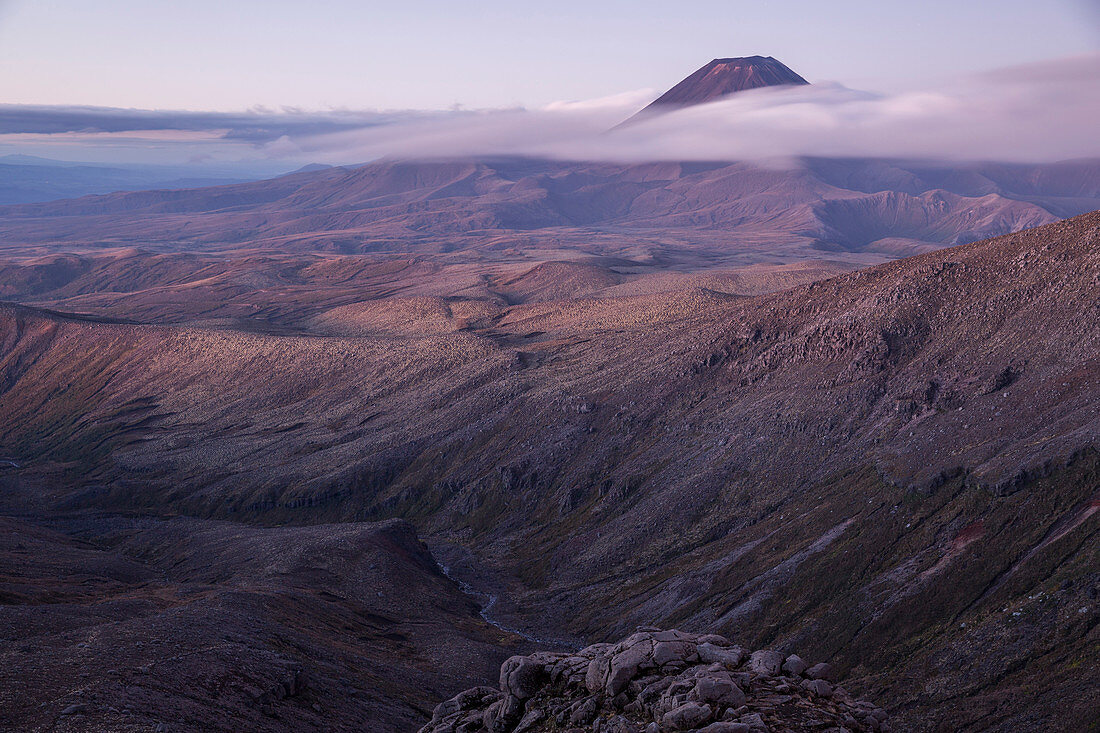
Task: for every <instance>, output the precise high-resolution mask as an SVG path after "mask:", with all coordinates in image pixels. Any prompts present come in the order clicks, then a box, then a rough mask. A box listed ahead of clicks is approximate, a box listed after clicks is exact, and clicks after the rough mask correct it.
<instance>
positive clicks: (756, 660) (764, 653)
mask: <svg viewBox="0 0 1100 733" xmlns="http://www.w3.org/2000/svg"><path fill="white" fill-rule="evenodd" d="M784 661H786V656H785V655H784V654H783V653H782V652H776V651H772V650H770V649H761V650H760V651H756V652H753V653H752V656H751V657H749V669H750V670H752V671H753V672H754V673H755V674H759V675H764V676H767V677H775V676H776V675H778V674H779V670H781V669H782V668H783V662H784Z"/></svg>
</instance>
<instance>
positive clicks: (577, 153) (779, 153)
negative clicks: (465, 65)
mask: <svg viewBox="0 0 1100 733" xmlns="http://www.w3.org/2000/svg"><path fill="white" fill-rule="evenodd" d="M654 96H655V92H653V91H651V90H643V91H639V92H629V93H624V94H620V95H616V96H613V97H608V98H604V99H597V100H586V101H576V102H559V103H555V104H552V105H548V106H546V107H542V108H538V109H521V108H516V109H496V110H473V111H470V110H449V111H434V112H432V111H397V112H384V111H347V110H337V111H325V112H310V111H303V110H266V109H256V110H250V111H247V112H243V113H220V112H178V111H163V110H153V111H147V110H127V109H106V108H95V107H29V106H13V105H6V106H0V145H5V144H6V145H7V146H8V147H9V148H10V147H11V145H14V144H18V145H20V146H24V147H25V146H33V145H47V144H60V143H62V142H66V143H67V144H70V145H72V144H77V143H79V144H82V145H85V146H94V145H96V144H98V143H103V144H109V145H113V146H116V147H117V146H120V145H130V146H132V147H133V148H134V150H140V149H141V148H142V146H147V147H148V146H154V145H155V146H156V148H157V149H158V150H160V151H161V152H162V153H164V151H166V150H171V149H173V146H176V147H177V148H178V149H179V150H181V151H188V150H191V151H192V153H191V154H192V156H194V155H196V154H201V155H202V156H210V155H222V156H226V155H234V156H238V157H241V158H248V159H253V160H258V159H268V160H271V159H276V160H286V161H318V162H328V163H335V164H339V163H345V164H346V163H357V162H365V161H368V160H371V159H374V158H379V157H384V156H390V157H403V158H426V157H432V158H435V157H453V156H472V155H534V156H548V157H556V158H571V159H584V160H613V161H634V160H658V159H663V160H668V159H678V160H693V159H704V160H716V159H741V160H744V159H762V158H784V157H791V156H801V155H822V156H829V155H843V156H884V157H934V158H959V159H985V160H1007V161H1043V160H1056V159H1064V158H1073V157H1096V156H1100V135H1097V134H1096V120H1097V119H1100V54H1092V55H1087V56H1079V57H1073V58H1066V59H1060V60H1055V61H1047V62H1042V63H1036V64H1030V65H1027V66H1021V67H1016V68H1011V69H1002V70H998V71H995V72H991V73H988V74H984V75H979V76H973V77H969V78H965V79H959V80H955V81H953V82H952V83H950V84H944V85H942V86H940V87H937V88H934V89H927V90H923V91H922V90H918V91H907V92H901V93H897V94H870V93H866V92H860V91H856V90H852V89H848V88H846V87H844V86H842V85H840V84H835V83H821V82H819V83H815V84H814V85H812V86H809V87H789V88H776V89H762V90H756V91H753V92H746V93H742V94H738V95H735V96H733V97H731V98H729V99H727V100H724V101H720V102H715V103H712V104H707V105H702V106H698V107H692V108H688V109H683V110H679V111H676V112H671V113H668V114H665V115H662V116H659V117H654V118H652V119H648V120H646V121H644V122H641V123H638V124H634V125H630V126H626V127H622V128H618V129H615V130H614V131H611V132H609V130H610V129H611V128H613V127H614V126H615V125H616V124H617V123H619V122H621V121H622V120H624V119H626V118H627V117H629V116H630V115H631V114H633V113H634V112H635V111H637V109H639V108H640V107H642V106H644V105H645V103H646V102H648V101H649V100H650V99H652V98H653V97H654ZM195 151H198V153H196V152H195ZM28 152H29V151H28ZM164 154H166V153H164Z"/></svg>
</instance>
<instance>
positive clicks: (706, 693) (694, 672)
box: [420, 630, 890, 733]
mask: <svg viewBox="0 0 1100 733" xmlns="http://www.w3.org/2000/svg"><path fill="white" fill-rule="evenodd" d="M831 677H832V669H831V668H830V666H829V665H828V664H815V665H812V666H811V665H810V664H808V663H807V662H805V661H803V660H802V659H800V658H799V657H797V656H794V655H791V656H787V655H785V654H783V653H782V652H777V651H771V650H760V651H756V652H752V653H751V654H750V653H747V652H746V651H745V650H744V649H742V648H741V647H739V646H736V645H734V644H732V643H731V642H730V641H729V640H728V639H726V638H725V637H722V636H717V635H715V634H706V635H697V634H688V633H684V632H681V631H656V630H644V631H639V632H638V633H636V634H633V635H631V636H630V637H628V638H626V639H624V640H623V641H620V642H619V643H617V644H593V645H592V646H589V647H585V648H584V649H582V650H580V651H578V652H575V653H574V652H537V653H535V654H532V655H530V656H516V657H511V658H510V659H508V660H507V661H506V662H505V663H504V664H503V665H502V666H501V668H500V689H499V690H495V689H493V688H491V687H476V688H473V689H470V690H466V691H465V692H462V693H459V694H458V695H456V696H455V697H453V698H451V699H450V700H447V701H446V702H444V703H442V704H440V705H439V706H437V707H436V708H435V711H434V712H433V715H432V721H431V722H430V723H429V724H428V725H426V726H424V727H423V728H422V729H421V730H420V733H478V731H489V732H491V733H539V732H543V731H546V732H549V731H563V732H576V733H581V732H582V731H594V732H595V733H663V732H664V731H700V732H701V733H758V732H764V731H773V732H775V733H781V732H783V731H807V730H815V731H816V730H820V731H836V732H837V733H839V732H840V731H888V730H890V726H889V723H887V722H886V713H885V712H883V711H882V710H881V709H879V708H877V707H876V706H874V705H873V704H871V703H868V702H864V701H862V700H855V699H853V698H852V696H851V695H849V694H848V693H847V692H846V691H845V690H844V688H842V687H839V686H836V685H834V684H832V682H831V681H830V678H831Z"/></svg>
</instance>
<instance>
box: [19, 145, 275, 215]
mask: <svg viewBox="0 0 1100 733" xmlns="http://www.w3.org/2000/svg"><path fill="white" fill-rule="evenodd" d="M260 177H261V176H249V175H241V174H230V173H228V172H224V171H215V170H211V169H206V168H202V167H194V166H193V167H187V166H159V165H125V164H120V165H98V164H94V163H79V162H72V161H63V160H51V159H49V158H40V157H38V156H34V155H5V156H0V205H4V204H29V203H37V202H42V201H54V200H56V199H65V198H74V197H78V196H87V195H89V194H105V193H113V192H116V191H140V190H144V189H183V188H199V187H202V186H222V185H226V184H230V183H244V182H247V181H254V180H257V179H258V178H260Z"/></svg>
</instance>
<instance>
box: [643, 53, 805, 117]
mask: <svg viewBox="0 0 1100 733" xmlns="http://www.w3.org/2000/svg"><path fill="white" fill-rule="evenodd" d="M792 84H793V85H800V84H809V82H808V81H806V80H805V79H803V78H802V77H801V76H799V75H798V74H796V73H794V72H793V71H791V70H790V68H788V67H787V66H786V65H785V64H783V63H782V62H780V61H777V60H776V59H774V58H772V57H771V56H745V57H741V58H727V59H714V60H713V61H711V62H710V63H709V64H707V65H706V66H703V67H702V68H700V69H698V70H697V71H695V72H694V73H692V74H691V75H690V76H688V77H687V78H686V79H684V80H683V81H681V82H680V83H679V84H677V85H676V86H674V87H672V88H671V89H669V90H668V91H667V92H665V93H664V94H662V95H661V96H660V97H658V98H657V99H656V100H654V101H653V103H652V104H650V105H649V106H648V107H646V108H645V110H643V112H650V113H652V112H658V111H661V110H663V109H675V108H677V107H689V106H691V105H694V104H705V103H706V102H713V101H715V100H716V99H721V98H722V97H725V96H727V95H729V94H734V93H736V92H743V91H745V90H747V89H759V88H760V87H772V86H784V85H792Z"/></svg>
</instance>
